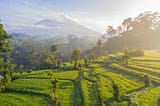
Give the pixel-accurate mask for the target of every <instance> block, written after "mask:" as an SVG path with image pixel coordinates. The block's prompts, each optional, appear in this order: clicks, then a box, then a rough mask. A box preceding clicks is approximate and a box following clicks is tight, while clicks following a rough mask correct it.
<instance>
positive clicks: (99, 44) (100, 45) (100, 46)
mask: <svg viewBox="0 0 160 106" xmlns="http://www.w3.org/2000/svg"><path fill="white" fill-rule="evenodd" d="M97 47H98V51H99V56H100V55H101V50H102V47H103V42H102V40H101V39H99V40H98V42H97Z"/></svg>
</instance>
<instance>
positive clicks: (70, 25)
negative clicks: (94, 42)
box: [4, 16, 100, 36]
mask: <svg viewBox="0 0 160 106" xmlns="http://www.w3.org/2000/svg"><path fill="white" fill-rule="evenodd" d="M4 27H5V29H6V30H7V32H8V33H24V34H28V35H47V36H66V35H68V34H75V35H77V36H97V35H100V33H97V32H95V31H93V30H91V29H89V28H87V27H86V26H85V25H82V24H80V23H78V22H76V21H74V20H72V19H70V18H68V17H67V16H63V17H61V19H59V20H53V19H44V20H40V21H37V22H35V23H33V24H32V25H5V26H4Z"/></svg>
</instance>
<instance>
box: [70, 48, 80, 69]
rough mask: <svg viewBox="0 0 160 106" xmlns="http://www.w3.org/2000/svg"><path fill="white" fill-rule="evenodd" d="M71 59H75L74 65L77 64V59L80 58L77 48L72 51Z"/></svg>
mask: <svg viewBox="0 0 160 106" xmlns="http://www.w3.org/2000/svg"><path fill="white" fill-rule="evenodd" d="M72 59H73V60H74V61H75V63H74V67H75V68H76V67H77V66H78V60H79V59H80V52H79V50H78V49H75V50H74V51H73V53H72Z"/></svg>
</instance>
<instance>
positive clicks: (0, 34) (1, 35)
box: [0, 24, 11, 54]
mask: <svg viewBox="0 0 160 106" xmlns="http://www.w3.org/2000/svg"><path fill="white" fill-rule="evenodd" d="M9 38H10V36H9V35H8V34H7V33H6V31H5V30H4V29H3V25H2V24H0V54H2V53H6V52H8V51H10V50H11V48H10V44H9V43H8V42H7V39H9Z"/></svg>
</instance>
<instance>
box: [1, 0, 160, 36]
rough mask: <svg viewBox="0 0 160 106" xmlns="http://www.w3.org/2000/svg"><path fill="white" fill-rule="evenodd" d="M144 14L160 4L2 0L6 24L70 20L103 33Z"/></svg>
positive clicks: (146, 0) (150, 0) (153, 0)
mask: <svg viewBox="0 0 160 106" xmlns="http://www.w3.org/2000/svg"><path fill="white" fill-rule="evenodd" d="M144 11H160V0H0V19H1V20H2V23H3V24H12V25H32V24H33V23H35V22H37V21H39V20H43V19H46V18H49V19H55V20H59V19H60V17H61V16H67V17H69V18H70V19H72V20H74V21H77V22H78V23H80V24H83V25H86V26H88V27H89V28H91V29H93V30H95V31H98V32H102V33H104V32H105V29H106V27H107V26H108V25H113V26H117V25H119V24H120V23H121V22H122V21H123V19H125V18H128V17H135V16H137V15H138V14H140V13H141V12H144Z"/></svg>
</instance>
